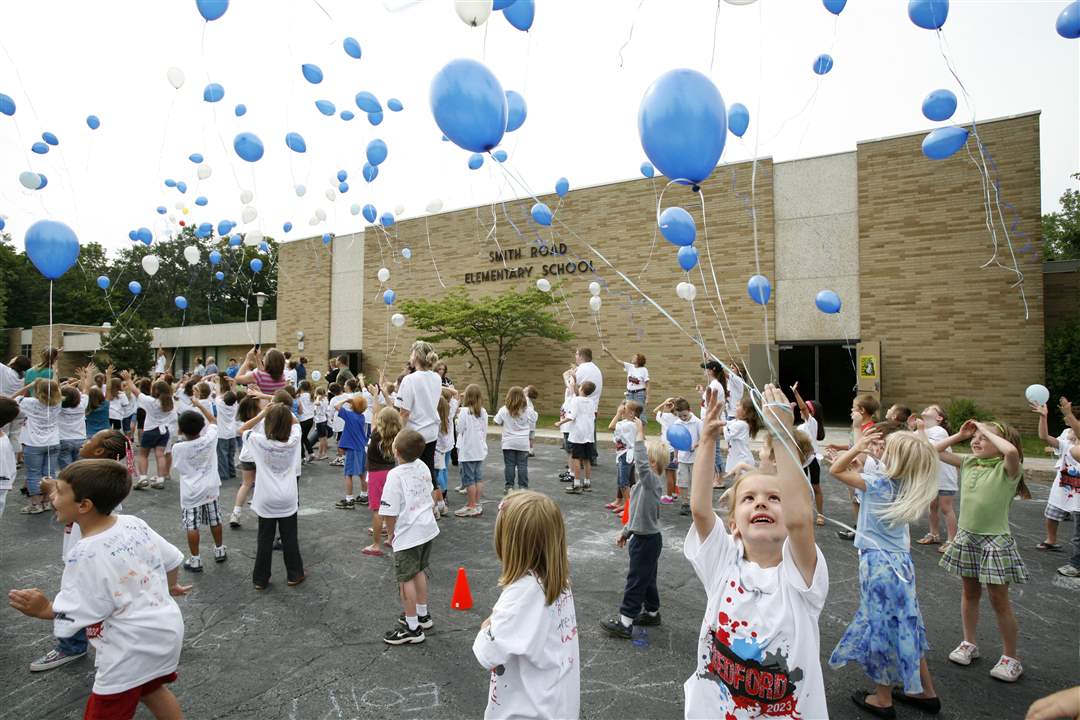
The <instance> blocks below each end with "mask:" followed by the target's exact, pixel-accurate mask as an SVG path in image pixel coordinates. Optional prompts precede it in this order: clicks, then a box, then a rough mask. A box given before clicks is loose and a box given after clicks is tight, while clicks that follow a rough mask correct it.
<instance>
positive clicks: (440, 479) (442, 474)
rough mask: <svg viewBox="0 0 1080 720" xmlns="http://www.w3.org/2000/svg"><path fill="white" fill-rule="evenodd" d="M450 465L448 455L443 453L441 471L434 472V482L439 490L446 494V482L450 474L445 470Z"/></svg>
mask: <svg viewBox="0 0 1080 720" xmlns="http://www.w3.org/2000/svg"><path fill="white" fill-rule="evenodd" d="M449 465H450V453H448V452H446V453H443V466H442V468H441V469H439V470H436V471H435V482H436V483H438V484H439V489H440V490H442V491H443V492H446V486H447V482H448V480H449V479H450V474H449V472H447V470H446V468H447V467H448V466H449Z"/></svg>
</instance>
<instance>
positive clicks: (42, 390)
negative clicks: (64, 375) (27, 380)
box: [34, 378, 63, 405]
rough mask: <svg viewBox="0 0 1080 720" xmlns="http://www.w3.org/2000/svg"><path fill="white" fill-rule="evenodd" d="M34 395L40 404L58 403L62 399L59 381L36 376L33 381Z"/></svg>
mask: <svg viewBox="0 0 1080 720" xmlns="http://www.w3.org/2000/svg"><path fill="white" fill-rule="evenodd" d="M34 397H35V398H37V401H38V402H39V403H41V404H42V405H59V404H60V401H61V400H63V396H62V395H61V394H60V385H59V383H57V382H56V381H55V380H49V379H48V378H38V379H37V380H35V381H34Z"/></svg>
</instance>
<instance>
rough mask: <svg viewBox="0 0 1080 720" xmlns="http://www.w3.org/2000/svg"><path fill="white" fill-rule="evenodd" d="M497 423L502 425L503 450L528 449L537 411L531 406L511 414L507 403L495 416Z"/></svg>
mask: <svg viewBox="0 0 1080 720" xmlns="http://www.w3.org/2000/svg"><path fill="white" fill-rule="evenodd" d="M494 421H495V424H496V425H502V429H503V432H502V449H503V450H528V449H529V430H530V429H531V428H532V427H533V423H535V422H536V411H535V410H533V409H531V408H529V407H528V406H526V407H525V409H524V410H523V411H522V412H521V413H519V414H517V415H511V414H510V411H509V410H508V409H507V407H506V406H505V405H503V406H502V407H501V408H499V412H497V413H495V418H494Z"/></svg>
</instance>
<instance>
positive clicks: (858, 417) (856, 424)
mask: <svg viewBox="0 0 1080 720" xmlns="http://www.w3.org/2000/svg"><path fill="white" fill-rule="evenodd" d="M851 427H853V428H860V427H862V413H861V412H859V411H858V410H852V411H851Z"/></svg>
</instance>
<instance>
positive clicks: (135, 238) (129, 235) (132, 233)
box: [128, 230, 139, 242]
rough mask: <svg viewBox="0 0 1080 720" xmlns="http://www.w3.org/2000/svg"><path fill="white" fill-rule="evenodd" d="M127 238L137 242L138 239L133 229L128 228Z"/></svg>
mask: <svg viewBox="0 0 1080 720" xmlns="http://www.w3.org/2000/svg"><path fill="white" fill-rule="evenodd" d="M128 240H130V241H131V242H138V241H139V238H138V236H137V235H136V234H135V231H134V230H128Z"/></svg>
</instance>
